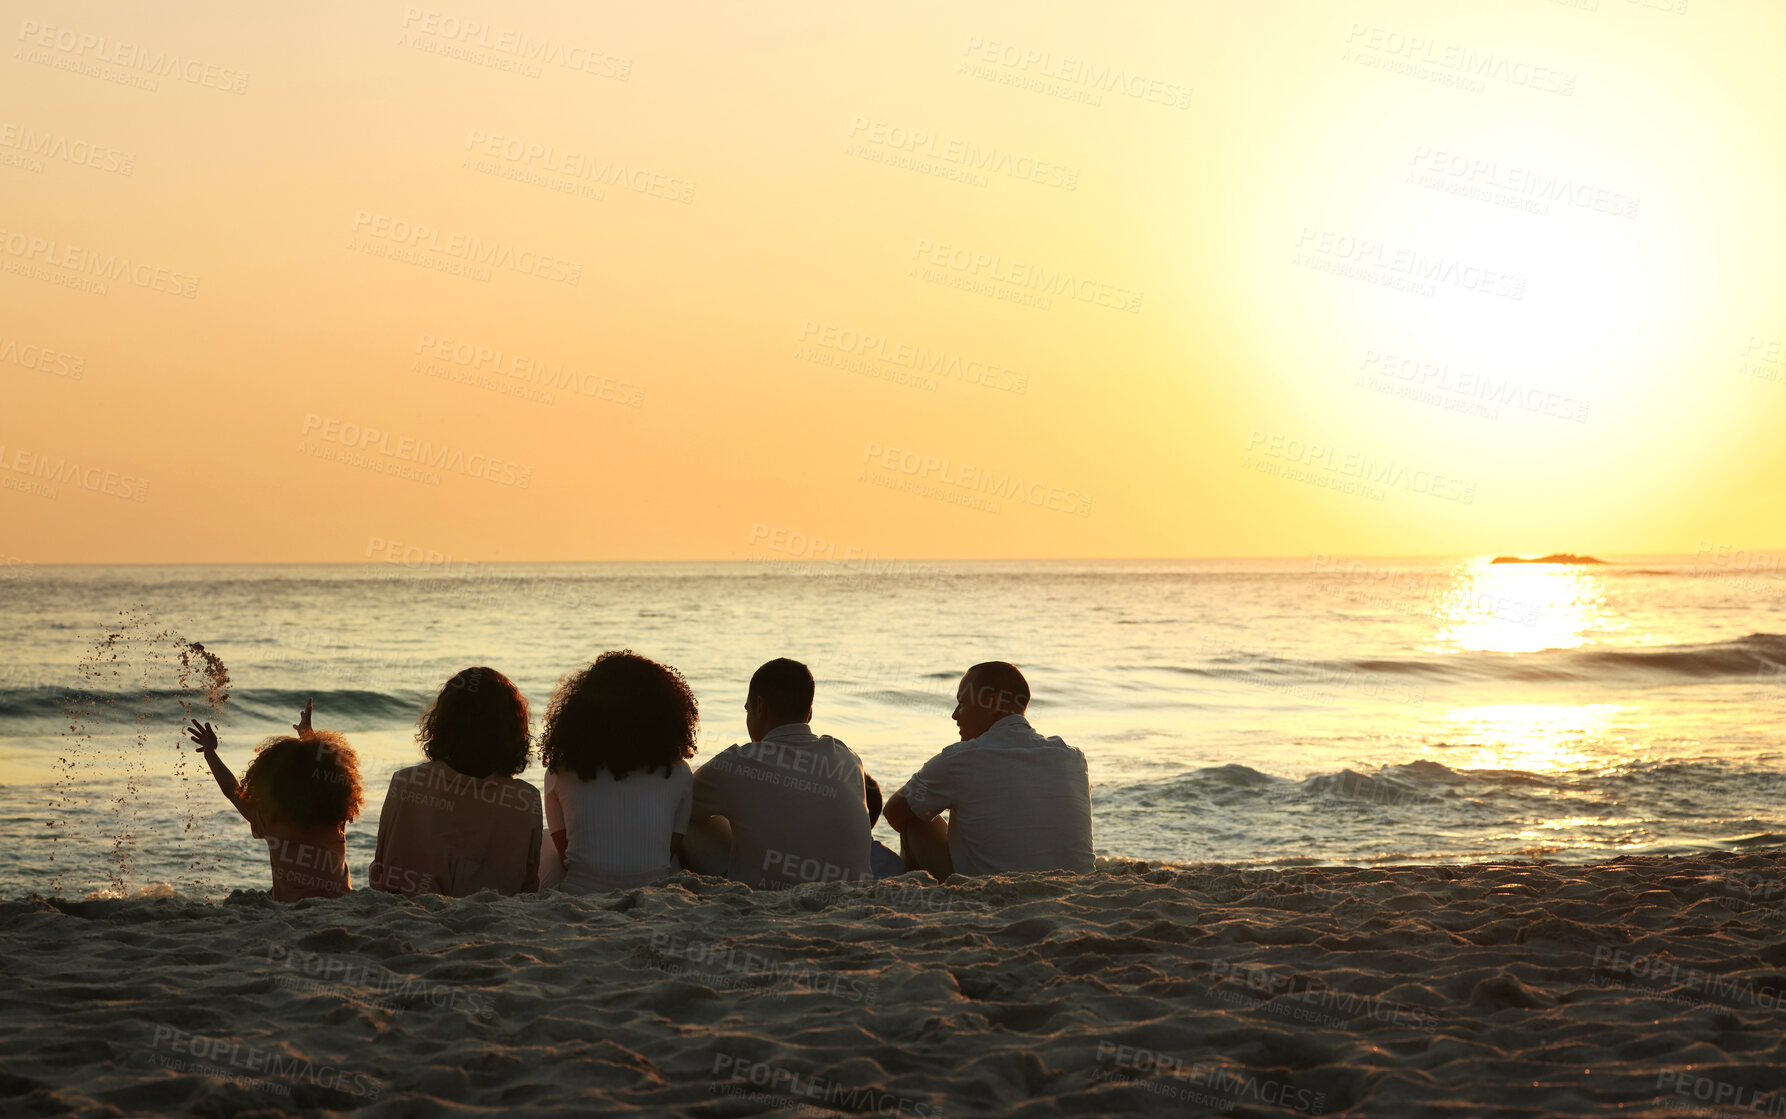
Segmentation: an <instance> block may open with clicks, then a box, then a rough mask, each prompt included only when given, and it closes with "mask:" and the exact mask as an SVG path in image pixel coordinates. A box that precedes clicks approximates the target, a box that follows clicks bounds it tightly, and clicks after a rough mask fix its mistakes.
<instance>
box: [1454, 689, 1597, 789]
mask: <svg viewBox="0 0 1786 1119" xmlns="http://www.w3.org/2000/svg"><path fill="white" fill-rule="evenodd" d="M1623 710H1624V705H1622V704H1617V703H1588V704H1547V703H1503V704H1493V705H1490V706H1486V707H1456V708H1452V709H1451V710H1449V711H1447V712H1446V717H1447V718H1448V719H1450V721H1451V723H1452V730H1451V732H1450V737H1451V738H1452V739H1453V740H1455V741H1461V742H1474V743H1480V745H1478V746H1477V747H1476V749H1475V750H1474V751H1473V752H1471V753H1470V754H1469V755H1468V757H1467V760H1464V759H1459V760H1458V761H1457V762H1450V761H1448V764H1450V765H1451V766H1452V768H1454V769H1518V770H1524V771H1525V772H1527V773H1561V772H1567V771H1569V770H1574V769H1581V768H1584V767H1587V766H1595V765H1604V764H1606V762H1607V761H1608V751H1607V746H1608V745H1609V743H1608V742H1607V737H1608V735H1607V732H1608V729H1609V728H1610V727H1611V725H1612V720H1613V717H1614V716H1615V715H1617V714H1618V713H1619V712H1620V711H1623ZM1611 745H1615V746H1618V753H1619V755H1620V756H1624V748H1623V746H1622V745H1619V744H1611Z"/></svg>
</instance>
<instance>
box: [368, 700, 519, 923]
mask: <svg viewBox="0 0 1786 1119" xmlns="http://www.w3.org/2000/svg"><path fill="white" fill-rule="evenodd" d="M416 740H417V742H418V743H419V744H420V745H421V747H422V752H423V753H424V754H425V755H426V756H427V758H428V760H427V761H425V762H422V763H421V764H419V765H412V766H407V767H405V768H403V769H399V770H398V771H397V772H396V773H393V774H392V775H391V787H390V791H389V792H387V793H386V794H385V801H384V809H383V810H382V811H381V812H380V813H379V817H378V845H377V848H376V850H375V851H374V853H373V856H372V866H371V868H370V869H369V871H368V873H367V878H368V879H369V880H370V882H371V884H372V888H373V889H375V890H384V891H386V892H388V893H393V894H405V895H411V896H413V895H415V894H443V895H445V896H446V897H450V898H462V897H465V896H466V895H468V894H474V893H476V892H478V891H479V890H495V891H497V892H498V893H500V894H504V895H508V894H517V893H531V892H533V891H535V890H538V889H539V859H540V845H541V843H542V838H541V837H542V834H543V831H544V827H543V825H542V823H541V814H540V792H539V790H538V789H536V788H534V787H533V785H531V784H529V783H528V782H526V781H522V780H520V779H519V778H518V777H517V776H516V774H519V773H520V772H521V771H522V770H524V769H526V768H527V752H528V747H529V732H528V711H527V700H526V698H525V697H524V696H522V694H521V690H520V689H519V688H517V687H515V685H514V683H513V682H512V681H510V680H509V678H508V677H506V676H504V675H503V674H502V673H500V672H498V671H496V670H495V669H494V668H483V667H479V668H467V669H465V670H463V671H461V672H459V673H457V674H455V675H454V676H453V678H452V679H450V680H448V681H447V682H446V684H445V685H444V686H442V687H441V689H440V694H439V695H438V696H436V697H435V699H434V702H433V703H432V704H430V705H429V707H428V709H427V710H426V711H424V712H423V713H422V716H421V718H420V719H418V720H417V721H416Z"/></svg>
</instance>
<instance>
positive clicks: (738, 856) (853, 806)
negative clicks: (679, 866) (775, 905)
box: [684, 657, 873, 888]
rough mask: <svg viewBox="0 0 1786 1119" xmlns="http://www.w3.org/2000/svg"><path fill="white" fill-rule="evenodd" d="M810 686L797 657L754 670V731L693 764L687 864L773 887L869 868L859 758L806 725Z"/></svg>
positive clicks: (854, 876) (747, 716)
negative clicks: (695, 767) (704, 761)
mask: <svg viewBox="0 0 1786 1119" xmlns="http://www.w3.org/2000/svg"><path fill="white" fill-rule="evenodd" d="M812 696H813V682H812V672H811V671H809V670H808V669H807V667H806V666H805V665H803V664H801V663H800V662H799V661H793V660H788V659H787V658H785V657H782V658H777V659H776V660H772V661H770V662H769V663H767V664H765V665H763V667H761V668H759V669H757V671H756V674H755V675H753V676H752V677H751V678H750V693H749V695H748V697H747V698H746V699H745V701H744V725H745V728H746V729H747V730H749V732H750V737H751V741H749V742H747V743H744V744H743V745H741V746H732V747H729V748H727V749H726V750H724V751H722V752H721V753H720V754H719V756H717V757H715V758H714V759H713V760H712V761H710V762H708V763H707V764H706V765H704V766H702V767H701V768H700V769H699V770H697V771H696V772H695V790H694V812H693V813H692V815H691V817H690V820H689V834H688V837H687V840H686V841H685V844H684V846H685V849H686V850H687V852H688V854H687V856H686V861H687V863H688V865H689V867H690V869H694V870H699V871H702V872H703V873H719V872H720V871H721V869H722V868H723V872H724V874H725V875H726V877H728V878H731V879H733V880H734V881H738V882H744V883H746V884H748V885H750V886H752V887H769V888H781V887H785V886H794V885H798V884H799V883H801V882H824V881H834V880H842V881H850V882H855V881H862V880H864V879H868V878H872V877H873V872H872V870H871V867H870V864H869V849H870V846H871V842H872V840H871V836H870V832H869V823H868V802H867V800H866V796H865V792H864V787H863V783H862V760H861V759H860V758H858V757H857V756H856V753H855V751H853V750H851V749H850V748H849V747H848V746H845V745H844V744H843V743H841V742H839V741H838V740H837V739H835V738H832V737H831V736H830V735H817V734H814V733H812V727H811V726H810V724H811V722H812ZM722 855H723V859H722V858H720V856H722Z"/></svg>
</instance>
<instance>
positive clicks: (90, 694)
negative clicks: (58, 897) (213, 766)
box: [49, 607, 230, 898]
mask: <svg viewBox="0 0 1786 1119" xmlns="http://www.w3.org/2000/svg"><path fill="white" fill-rule="evenodd" d="M76 672H77V674H78V675H79V677H80V688H79V690H77V691H74V692H71V693H70V694H69V697H68V703H67V706H66V707H65V708H64V710H65V711H66V713H67V715H68V727H67V729H66V730H65V731H63V734H62V739H63V750H62V754H61V756H60V757H59V758H58V759H57V774H56V780H55V781H54V783H53V784H52V795H51V801H50V809H51V812H52V815H53V819H52V820H51V821H50V823H49V827H50V828H51V829H53V833H52V837H51V843H50V862H51V863H52V865H53V867H54V874H53V876H52V882H51V889H52V891H53V892H54V893H56V894H61V893H62V891H63V879H64V876H65V875H66V874H69V873H73V872H74V870H73V867H72V866H71V863H72V861H73V859H74V857H75V851H74V845H73V844H72V843H71V842H69V839H70V837H69V829H70V824H71V823H72V822H74V821H75V820H77V819H81V818H84V817H94V816H97V817H98V818H99V819H100V820H101V821H102V823H101V825H100V826H101V827H102V828H103V829H104V831H105V832H106V833H107V834H109V837H110V839H111V849H110V852H109V855H108V856H107V857H106V859H105V867H104V872H103V873H104V877H105V880H106V884H107V892H109V893H112V894H113V895H114V896H120V897H122V896H128V895H129V894H130V893H131V879H132V876H133V872H134V870H135V868H136V865H137V861H138V859H137V844H138V836H139V834H141V833H142V831H143V827H142V814H143V807H144V805H143V796H142V793H143V786H144V784H145V781H146V780H147V779H148V778H149V776H150V774H151V773H152V772H154V770H152V769H151V764H152V762H153V761H154V756H153V753H152V750H151V743H153V744H154V746H155V749H156V750H159V749H161V748H162V747H163V746H164V745H165V746H166V747H167V748H168V749H171V751H172V757H171V759H169V760H170V761H171V762H172V765H171V768H172V771H173V775H174V777H175V779H176V780H177V782H178V784H179V788H180V794H181V798H182V809H183V815H184V817H185V827H184V828H183V829H182V835H181V836H180V837H179V839H178V840H177V842H179V843H180V844H181V846H183V847H185V848H187V849H188V850H190V851H191V852H192V853H191V854H190V855H189V857H188V858H187V860H186V866H185V869H184V870H183V871H182V872H181V873H180V874H179V876H178V879H177V881H176V882H175V883H172V884H171V885H172V886H173V887H175V888H183V889H185V890H187V891H188V892H192V893H197V894H201V895H203V896H205V897H207V898H208V897H209V896H210V895H209V892H208V880H209V878H210V877H211V876H212V875H213V874H214V873H215V871H216V870H217V867H218V863H219V860H218V856H217V854H216V843H215V840H216V834H215V832H214V831H212V830H211V829H208V828H205V827H203V826H202V824H201V821H200V809H199V807H198V805H199V803H200V802H198V801H195V800H194V798H193V791H192V770H193V767H194V765H195V762H194V754H193V752H192V751H191V750H189V749H188V748H187V745H186V742H185V739H184V737H183V729H184V727H185V726H186V722H187V720H189V719H191V718H192V717H193V714H194V712H195V711H198V710H201V709H202V710H203V711H204V712H206V713H208V714H209V715H210V716H211V717H212V718H217V717H219V716H221V714H222V713H223V710H224V706H225V704H227V703H228V702H229V687H230V680H229V669H228V668H226V667H225V666H224V664H223V661H222V659H221V658H219V657H218V656H217V655H216V654H215V653H212V652H210V651H209V650H207V649H206V648H205V647H204V646H203V645H202V644H199V643H198V642H195V641H189V640H187V639H186V638H185V637H183V636H181V635H180V634H179V633H178V632H176V631H174V630H173V629H171V628H167V627H164V626H159V625H158V624H157V623H156V621H155V616H154V615H153V614H152V613H150V612H149V611H148V610H147V609H144V608H141V607H132V608H130V609H126V610H120V611H118V622H117V624H116V628H115V630H113V631H112V632H108V633H106V634H105V635H104V636H102V637H100V638H98V639H96V640H95V642H94V645H93V648H92V649H90V650H89V651H88V652H87V653H85V654H83V655H82V657H81V659H80V661H79V662H78V663H77V665H76ZM170 673H171V674H172V675H173V677H174V683H175V685H176V690H175V691H173V692H172V695H173V697H174V698H175V699H176V700H177V702H178V704H179V713H180V719H179V722H178V723H177V724H175V725H174V726H173V727H172V728H169V727H168V726H167V725H166V719H165V715H166V714H167V712H166V711H165V708H163V707H160V706H159V705H157V704H156V702H155V699H156V696H157V694H158V693H159V694H163V695H166V694H168V693H167V692H166V691H162V690H161V689H160V688H158V685H164V684H165V681H166V678H167V676H168V675H169V674H170ZM201 704H202V708H201V706H200V705H201ZM123 726H129V727H130V728H131V729H130V730H129V732H128V733H127V735H126V736H125V737H129V738H131V739H133V740H134V741H133V745H132V746H131V747H130V748H127V749H126V750H125V751H124V752H123V755H122V756H121V757H114V756H106V755H105V754H104V751H103V750H102V748H101V747H100V746H99V744H98V742H97V738H98V737H100V736H106V737H110V736H112V735H114V734H116V732H117V731H118V730H119V729H121V728H122V727H123ZM157 768H159V767H157ZM95 776H107V777H114V778H121V779H122V785H121V788H119V789H118V791H117V792H116V793H115V794H114V795H112V796H110V797H109V798H108V799H107V800H106V801H105V803H104V804H103V805H97V804H95V801H96V799H97V798H96V795H95V794H94V793H92V792H91V791H90V789H91V788H92V787H93V783H92V778H93V777H95ZM82 778H86V779H87V784H86V785H83V782H82ZM97 877H98V876H97V875H95V874H93V873H92V872H91V871H89V872H88V873H87V882H86V884H87V885H88V886H89V887H91V886H93V885H95V884H96V878H97Z"/></svg>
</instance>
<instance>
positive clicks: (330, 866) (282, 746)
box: [186, 701, 363, 901]
mask: <svg viewBox="0 0 1786 1119" xmlns="http://www.w3.org/2000/svg"><path fill="white" fill-rule="evenodd" d="M314 706H315V704H314V701H313V702H311V703H306V704H304V712H303V714H302V715H301V716H299V718H298V721H297V722H296V723H295V724H293V725H292V729H293V730H295V731H297V732H298V733H297V735H296V736H295V737H294V736H292V735H279V736H277V737H274V738H269V739H267V740H266V741H265V742H263V743H261V744H260V745H259V746H257V747H255V751H254V761H253V762H251V763H249V766H248V772H247V773H245V774H243V775H242V780H241V781H240V782H238V781H237V780H236V776H235V774H233V773H231V772H230V769H229V766H227V765H225V764H224V763H223V759H222V758H219V757H218V756H217V732H216V731H215V730H213V729H212V728H211V724H210V723H200V722H199V721H198V720H197V719H194V720H193V721H192V726H190V727H188V728H187V730H186V733H187V734H189V735H191V736H192V741H193V742H195V743H197V744H198V751H199V753H201V754H203V755H204V756H205V761H206V762H207V763H209V764H210V767H211V775H212V776H213V777H215V778H216V779H217V787H218V788H220V789H222V790H223V795H224V796H226V797H228V798H229V802H230V803H231V804H233V805H235V806H236V811H238V812H240V813H241V814H242V818H243V819H245V820H247V821H248V825H249V827H250V828H251V829H253V833H254V838H256V839H264V840H266V841H267V857H268V859H269V860H270V861H271V863H272V869H273V900H274V901H299V900H301V899H303V898H334V897H340V896H341V895H343V894H345V893H347V892H349V891H350V890H352V889H353V879H352V877H351V876H350V875H349V874H348V870H347V825H348V823H349V821H351V820H353V819H354V817H356V816H358V815H359V814H360V805H361V803H362V802H363V798H362V797H361V795H360V765H359V758H358V757H357V756H356V755H355V754H354V751H353V747H352V746H349V745H348V744H347V739H345V738H343V737H342V736H341V735H339V734H337V733H335V732H334V731H327V730H314V729H312V728H311V726H310V716H311V711H312V709H313V707H314Z"/></svg>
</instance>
